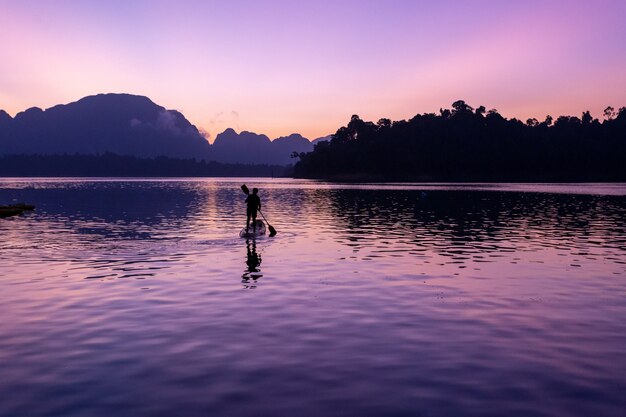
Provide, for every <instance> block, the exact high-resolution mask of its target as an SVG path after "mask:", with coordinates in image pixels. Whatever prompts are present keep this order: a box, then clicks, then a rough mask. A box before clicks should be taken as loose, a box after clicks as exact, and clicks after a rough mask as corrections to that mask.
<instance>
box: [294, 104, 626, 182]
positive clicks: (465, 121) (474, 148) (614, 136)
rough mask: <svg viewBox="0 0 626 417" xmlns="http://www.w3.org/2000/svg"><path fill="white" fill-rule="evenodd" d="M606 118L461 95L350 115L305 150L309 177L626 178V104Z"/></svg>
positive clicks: (300, 167) (302, 170)
mask: <svg viewBox="0 0 626 417" xmlns="http://www.w3.org/2000/svg"><path fill="white" fill-rule="evenodd" d="M604 117H605V120H604V122H600V121H599V120H597V119H594V118H593V117H592V116H591V114H590V113H589V112H584V113H583V114H582V116H581V118H578V117H571V116H561V117H559V118H557V119H556V122H554V124H553V119H552V117H550V116H547V117H546V120H545V121H543V122H539V121H538V120H536V119H529V120H527V121H526V123H522V122H521V121H519V120H517V119H510V120H508V119H506V118H504V117H502V116H501V115H500V114H499V113H498V112H497V111H496V110H490V111H488V112H487V111H486V109H485V107H484V106H480V107H478V108H477V109H474V108H472V107H471V106H469V105H467V104H466V103H465V102H464V101H462V100H459V101H456V102H455V103H453V104H452V109H445V110H444V109H441V110H440V111H439V114H434V113H427V114H418V115H416V116H415V117H413V118H412V119H411V120H408V121H407V120H400V121H396V122H392V121H391V120H389V119H381V120H379V121H378V122H377V123H372V122H366V121H363V120H361V118H359V117H358V116H356V115H354V116H352V119H351V120H350V122H349V123H348V125H347V126H344V127H341V128H340V129H339V130H337V132H336V133H335V134H334V135H333V138H332V140H331V141H330V142H319V143H317V144H316V145H315V148H314V150H313V152H310V153H301V154H300V155H299V158H300V160H299V162H298V163H297V164H296V165H295V167H294V175H295V176H296V177H303V178H326V179H339V180H361V181H362V180H396V181H626V164H625V163H624V161H625V160H626V108H624V107H622V108H621V109H620V110H619V112H615V110H614V109H613V108H612V107H607V109H606V110H605V112H604Z"/></svg>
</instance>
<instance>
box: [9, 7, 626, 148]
mask: <svg viewBox="0 0 626 417" xmlns="http://www.w3.org/2000/svg"><path fill="white" fill-rule="evenodd" d="M0 4H1V12H0V36H1V39H2V42H1V43H0V108H2V109H5V110H7V111H8V112H9V113H10V114H12V115H14V114H15V113H17V112H19V111H22V110H24V109H26V108H28V107H31V106H38V107H43V108H46V107H50V106H52V105H54V104H58V103H67V102H71V101H75V100H77V99H79V98H81V97H83V96H86V95H90V94H96V93H101V92H129V93H134V94H141V95H146V96H148V97H150V98H152V99H153V100H154V101H155V102H156V103H158V104H161V105H163V106H165V107H167V108H172V109H178V110H180V111H182V112H183V113H184V114H185V115H186V116H187V118H188V119H189V120H190V121H191V122H192V123H194V124H195V125H196V126H198V127H199V128H201V129H204V130H206V131H208V132H209V133H210V134H211V136H212V138H214V137H215V135H216V134H217V133H219V132H221V131H222V130H224V129H225V128H227V127H233V128H235V129H236V130H250V131H255V132H258V133H266V134H268V135H269V136H270V137H277V136H281V135H287V134H289V133H292V132H299V133H302V134H304V135H305V136H308V137H310V138H314V137H317V136H322V135H326V134H329V133H333V132H334V131H335V130H336V129H337V128H338V127H339V126H341V125H344V124H346V123H347V122H348V120H349V118H350V116H351V115H352V114H359V115H360V116H361V117H362V118H364V119H368V120H374V121H376V120H378V119H379V118H381V117H389V118H391V119H393V120H397V119H406V118H410V117H412V116H414V115H415V114H416V113H423V112H436V111H438V110H439V108H440V107H450V104H451V103H452V102H453V101H455V100H457V99H464V100H466V101H467V102H468V103H469V104H471V105H473V106H478V105H481V104H482V105H485V106H487V108H497V109H498V110H499V111H500V112H501V113H502V114H504V115H505V116H507V117H518V118H520V119H523V120H525V119H526V118H528V117H536V118H538V119H543V118H544V117H545V116H546V115H547V114H551V115H552V116H558V115H561V114H570V115H577V116H578V115H580V113H581V112H582V111H584V110H591V112H592V114H594V115H595V116H596V117H599V116H601V112H602V110H603V109H604V108H605V107H606V106H607V105H612V106H614V107H620V106H626V48H625V47H624V39H626V24H625V23H624V22H626V1H624V0H597V1H577V0H567V1H565V0H560V1H550V0H545V1H501V0H498V1H400V0H399V1H393V0H389V1H341V0H335V1H311V2H307V3H303V2H297V1H293V0H292V1H265V2H263V1H220V2H218V1H180V0H179V1H176V2H174V1H167V2H165V1H128V0H126V1H113V0H108V1H85V0H83V1H68V0H40V1H32V0H22V1H19V2H18V1H4V0H0Z"/></svg>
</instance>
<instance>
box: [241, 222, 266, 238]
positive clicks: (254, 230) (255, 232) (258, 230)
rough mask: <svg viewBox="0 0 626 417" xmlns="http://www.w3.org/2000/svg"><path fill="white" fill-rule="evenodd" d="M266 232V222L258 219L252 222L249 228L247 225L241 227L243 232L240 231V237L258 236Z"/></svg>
mask: <svg viewBox="0 0 626 417" xmlns="http://www.w3.org/2000/svg"><path fill="white" fill-rule="evenodd" d="M265 233H266V227H265V223H263V220H257V221H255V222H254V223H251V224H250V227H248V229H247V230H246V228H245V227H244V228H243V229H241V232H239V237H257V236H262V235H264V234H265Z"/></svg>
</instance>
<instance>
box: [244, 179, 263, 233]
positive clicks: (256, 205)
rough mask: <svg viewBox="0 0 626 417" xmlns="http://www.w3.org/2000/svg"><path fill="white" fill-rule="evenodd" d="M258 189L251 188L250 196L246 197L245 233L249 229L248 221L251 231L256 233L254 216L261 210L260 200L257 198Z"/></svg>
mask: <svg viewBox="0 0 626 417" xmlns="http://www.w3.org/2000/svg"><path fill="white" fill-rule="evenodd" d="M258 193H259V189H258V188H253V189H252V194H248V197H246V204H247V205H248V207H247V210H246V233H248V228H249V227H250V219H252V230H253V231H254V232H256V214H257V211H258V210H261V198H260V197H259V196H258Z"/></svg>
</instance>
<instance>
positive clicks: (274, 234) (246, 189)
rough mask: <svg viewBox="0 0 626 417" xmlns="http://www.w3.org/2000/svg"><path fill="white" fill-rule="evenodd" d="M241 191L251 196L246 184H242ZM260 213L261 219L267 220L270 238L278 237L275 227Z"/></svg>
mask: <svg viewBox="0 0 626 417" xmlns="http://www.w3.org/2000/svg"><path fill="white" fill-rule="evenodd" d="M241 189H242V190H243V192H244V193H246V194H248V195H249V194H250V190H248V187H246V184H242V185H241ZM259 213H261V217H263V220H265V223H267V228H268V229H270V237H274V236H276V233H278V232H277V231H276V229H274V227H273V226H272V225H271V224H270V222H268V221H267V219H266V218H265V216H264V215H263V212H262V211H261V210H259Z"/></svg>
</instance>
